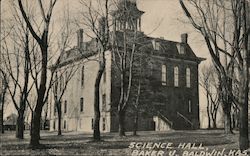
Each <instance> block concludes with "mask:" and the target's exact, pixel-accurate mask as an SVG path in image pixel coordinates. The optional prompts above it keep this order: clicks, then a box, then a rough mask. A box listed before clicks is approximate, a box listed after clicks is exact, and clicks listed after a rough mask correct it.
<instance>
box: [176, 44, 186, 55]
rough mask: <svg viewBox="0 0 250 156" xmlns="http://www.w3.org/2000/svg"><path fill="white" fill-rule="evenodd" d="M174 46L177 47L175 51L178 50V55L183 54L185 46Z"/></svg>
mask: <svg viewBox="0 0 250 156" xmlns="http://www.w3.org/2000/svg"><path fill="white" fill-rule="evenodd" d="M176 46H177V50H178V52H179V54H185V46H184V45H182V44H180V43H178V44H177V45H176Z"/></svg>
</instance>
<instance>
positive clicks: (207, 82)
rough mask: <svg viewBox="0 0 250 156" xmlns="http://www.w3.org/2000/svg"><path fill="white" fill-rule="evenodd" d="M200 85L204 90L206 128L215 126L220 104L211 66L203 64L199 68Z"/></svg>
mask: <svg viewBox="0 0 250 156" xmlns="http://www.w3.org/2000/svg"><path fill="white" fill-rule="evenodd" d="M200 85H201V86H202V87H203V88H204V90H205V95H206V98H207V116H208V129H210V128H217V125H216V118H217V112H218V108H219V105H220V101H219V99H220V98H219V92H218V91H219V90H218V89H219V88H218V79H217V75H216V70H215V69H214V68H213V66H204V68H202V70H201V76H200Z"/></svg>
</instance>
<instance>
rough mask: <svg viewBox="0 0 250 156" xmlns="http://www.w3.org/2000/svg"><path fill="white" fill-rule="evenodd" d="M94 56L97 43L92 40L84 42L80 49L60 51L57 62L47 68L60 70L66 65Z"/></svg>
mask: <svg viewBox="0 0 250 156" xmlns="http://www.w3.org/2000/svg"><path fill="white" fill-rule="evenodd" d="M95 54H97V43H96V40H95V39H92V40H91V41H89V42H84V43H83V46H82V48H79V47H77V46H75V47H74V48H72V49H69V50H66V51H62V53H61V55H60V57H59V59H58V60H57V62H56V63H55V64H53V65H52V66H51V67H49V68H50V69H54V68H60V67H63V66H65V65H67V64H71V63H73V62H77V61H79V60H82V59H84V58H88V57H90V56H93V55H95Z"/></svg>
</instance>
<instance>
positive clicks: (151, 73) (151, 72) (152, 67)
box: [148, 62, 154, 76]
mask: <svg viewBox="0 0 250 156" xmlns="http://www.w3.org/2000/svg"><path fill="white" fill-rule="evenodd" d="M148 65H149V74H150V75H149V76H152V75H153V70H154V66H153V63H152V62H149V64H148Z"/></svg>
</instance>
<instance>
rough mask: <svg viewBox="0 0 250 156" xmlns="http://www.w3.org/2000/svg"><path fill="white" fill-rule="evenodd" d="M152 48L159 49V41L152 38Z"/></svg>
mask: <svg viewBox="0 0 250 156" xmlns="http://www.w3.org/2000/svg"><path fill="white" fill-rule="evenodd" d="M152 44H153V48H154V50H160V42H159V41H156V40H152Z"/></svg>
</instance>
